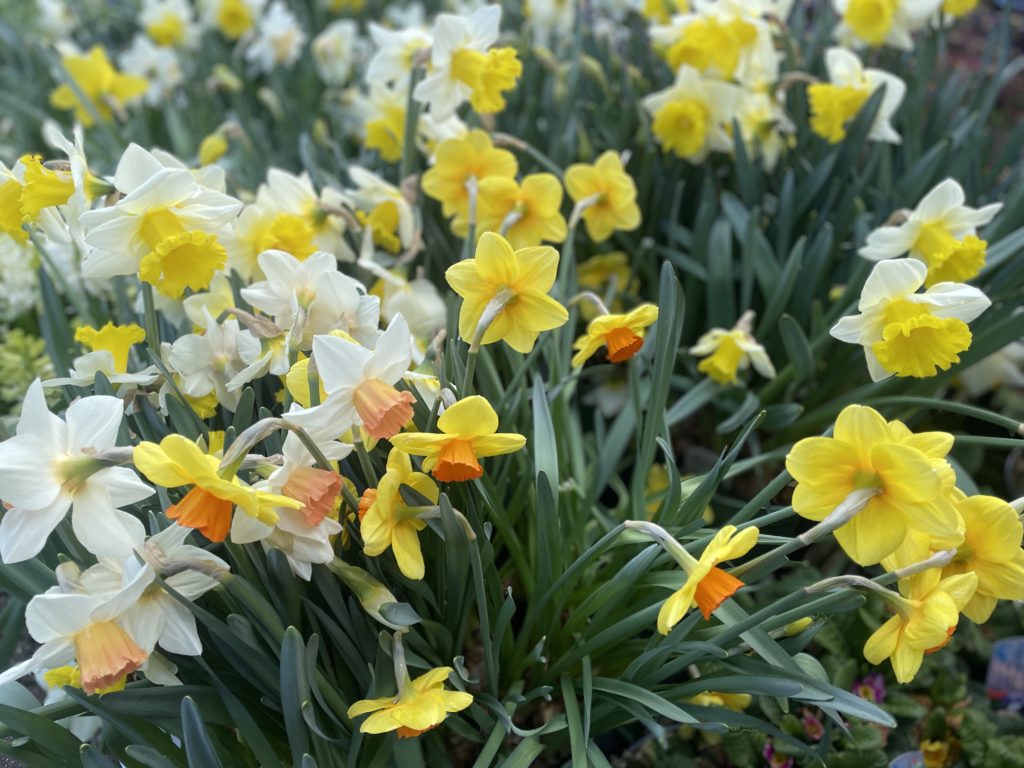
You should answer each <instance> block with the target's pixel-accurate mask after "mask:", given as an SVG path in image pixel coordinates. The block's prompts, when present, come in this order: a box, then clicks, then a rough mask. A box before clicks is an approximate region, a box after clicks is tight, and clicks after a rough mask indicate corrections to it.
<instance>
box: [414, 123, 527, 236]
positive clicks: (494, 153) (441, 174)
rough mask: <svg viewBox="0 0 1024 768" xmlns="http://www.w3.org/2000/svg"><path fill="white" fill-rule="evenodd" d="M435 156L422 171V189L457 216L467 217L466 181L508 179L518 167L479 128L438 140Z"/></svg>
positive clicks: (446, 211)
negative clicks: (426, 169) (444, 139)
mask: <svg viewBox="0 0 1024 768" xmlns="http://www.w3.org/2000/svg"><path fill="white" fill-rule="evenodd" d="M435 157H436V159H435V161H434V165H433V167H432V168H430V169H429V170H428V171H427V172H426V173H424V174H423V180H422V186H423V192H424V194H426V195H427V196H428V197H432V198H433V199H435V200H438V201H440V203H441V208H442V210H443V211H444V215H445V216H455V217H457V218H458V219H468V216H469V190H468V187H467V184H470V183H474V184H477V185H479V183H480V182H481V181H483V180H484V179H486V178H489V177H491V176H501V177H504V178H508V179H512V178H515V175H516V171H517V170H518V163H516V158H515V155H513V154H512V153H511V152H509V151H508V150H507V149H498V148H496V147H495V146H494V145H493V144H492V143H491V137H490V136H488V135H487V134H486V133H484V132H483V131H481V130H473V131H470V132H469V133H468V134H466V136H465V137H464V138H461V139H448V140H447V141H443V142H441V144H440V145H439V146H438V148H437V154H436V156H435ZM463 231H465V230H463Z"/></svg>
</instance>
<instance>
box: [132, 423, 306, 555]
mask: <svg viewBox="0 0 1024 768" xmlns="http://www.w3.org/2000/svg"><path fill="white" fill-rule="evenodd" d="M132 461H133V462H134V464H135V467H136V469H138V470H139V471H140V472H141V473H142V474H143V475H145V476H146V477H147V478H149V480H150V481H151V482H153V483H156V484H157V485H161V486H163V487H164V488H177V487H178V486H182V485H190V486H192V488H191V489H190V490H189V491H188V493H186V494H185V496H184V497H183V498H182V499H181V500H180V501H179V502H178V503H177V504H173V505H172V506H170V507H168V508H167V511H166V512H165V514H166V515H167V517H169V518H170V519H171V520H177V521H178V522H179V523H180V524H181V525H183V526H185V527H187V528H196V529H198V530H199V532H200V533H202V534H203V536H205V537H206V538H207V539H209V540H210V541H224V539H225V537H226V536H227V534H228V530H229V529H230V527H231V514H232V511H233V510H234V508H235V506H236V505H237V506H238V507H239V508H240V509H241V510H242V511H243V512H245V514H247V515H249V516H250V517H254V518H256V519H257V520H259V521H260V522H263V523H266V524H267V525H273V524H274V523H276V522H277V513H276V512H275V511H274V507H286V508H289V509H301V508H302V506H303V504H302V502H301V501H297V500H295V499H291V498H288V497H287V496H283V495H280V494H273V493H266V492H264V491H258V490H256V489H254V488H251V487H249V486H247V485H244V484H243V483H242V481H241V480H239V478H238V477H230V478H225V477H222V476H221V475H220V460H219V459H217V457H215V456H210V455H209V454H207V453H203V451H202V449H201V448H200V447H199V446H198V445H196V444H195V443H193V442H192V441H191V440H189V439H188V438H187V437H184V436H182V435H177V434H171V435H168V436H167V437H165V438H164V439H163V440H161V441H160V443H159V445H158V444H156V443H151V442H148V441H145V442H141V443H139V444H138V445H137V446H135V449H134V450H133V452H132Z"/></svg>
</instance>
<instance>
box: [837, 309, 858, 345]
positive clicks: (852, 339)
mask: <svg viewBox="0 0 1024 768" xmlns="http://www.w3.org/2000/svg"><path fill="white" fill-rule="evenodd" d="M863 331H864V316H863V315H848V316H846V317H841V318H839V321H838V322H837V323H836V324H835V325H833V326H832V330H830V331H829V335H831V336H832V338H834V339H839V341H845V342H846V343H848V344H860V343H861V334H862V333H863Z"/></svg>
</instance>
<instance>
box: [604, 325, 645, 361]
mask: <svg viewBox="0 0 1024 768" xmlns="http://www.w3.org/2000/svg"><path fill="white" fill-rule="evenodd" d="M604 340H605V343H606V344H607V345H608V359H609V360H610V361H611V362H613V363H622V362H625V361H626V360H629V358H631V357H632V356H633V355H635V354H636V353H637V352H639V351H640V348H641V347H642V346H643V345H644V339H643V337H642V336H638V335H637V334H636V333H634V332H633V331H631V330H630V329H629V328H626V327H620V328H613V329H612V330H610V331H609V332H608V334H607V335H606V336H605V337H604Z"/></svg>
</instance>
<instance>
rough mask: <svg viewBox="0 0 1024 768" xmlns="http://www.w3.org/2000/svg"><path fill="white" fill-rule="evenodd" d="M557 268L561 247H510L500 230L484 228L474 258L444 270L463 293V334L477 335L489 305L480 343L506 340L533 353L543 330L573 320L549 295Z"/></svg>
mask: <svg viewBox="0 0 1024 768" xmlns="http://www.w3.org/2000/svg"><path fill="white" fill-rule="evenodd" d="M557 271H558V251H556V250H555V249H554V248H551V247H550V246H539V247H536V248H521V249H520V250H518V251H513V250H512V246H511V245H509V243H508V241H507V240H506V239H505V238H503V237H502V236H501V235H499V234H496V233H494V232H485V233H484V234H483V236H482V237H481V238H480V242H479V243H477V247H476V258H473V259H466V260H465V261H460V262H459V263H457V264H453V265H452V266H451V267H449V268H448V271H447V272H446V273H445V278H446V279H447V280H448V284H449V285H450V286H451V287H452V289H453V290H454V291H455V292H456V293H457V294H459V296H461V297H462V298H463V302H462V309H461V310H460V311H459V335H460V336H462V338H463V339H465V340H466V341H470V342H473V341H475V339H476V336H477V332H478V327H479V325H480V322H481V319H482V318H484V315H485V310H486V311H487V313H488V318H486V319H488V320H489V321H490V322H489V325H488V326H487V329H486V331H484V334H483V337H482V339H481V340H480V342H479V343H481V344H493V343H494V342H496V341H501V340H504V341H505V342H506V343H507V344H508V345H509V346H510V347H512V349H514V350H516V351H517V352H524V353H525V352H529V351H530V350H531V349H533V345H534V344H535V343H536V341H537V336H539V335H540V333H541V332H542V331H550V330H551V329H553V328H558V327H559V326H561V325H563V324H564V323H565V322H566V321H567V320H568V319H569V313H568V312H567V311H566V309H565V307H563V306H562V305H561V304H559V303H558V302H557V301H555V300H554V299H553V298H551V297H550V296H548V295H547V294H548V291H550V290H551V287H552V286H553V285H554V284H555V277H556V273H557Z"/></svg>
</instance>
